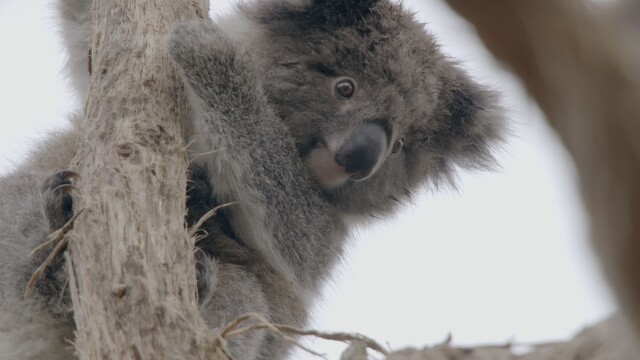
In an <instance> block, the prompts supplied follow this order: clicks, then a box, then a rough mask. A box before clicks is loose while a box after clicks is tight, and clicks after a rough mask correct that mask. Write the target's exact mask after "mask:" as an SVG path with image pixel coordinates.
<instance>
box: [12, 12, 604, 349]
mask: <svg viewBox="0 0 640 360" xmlns="http://www.w3.org/2000/svg"><path fill="white" fill-rule="evenodd" d="M213 3H214V5H215V4H216V2H213ZM223 3H225V4H226V3H227V2H226V1H219V2H218V4H221V5H224V4H223ZM405 3H406V5H407V6H408V7H410V8H412V9H415V10H416V11H419V13H418V16H419V17H420V18H422V19H423V20H424V21H425V22H426V23H427V24H428V29H429V30H430V31H432V32H433V33H435V34H436V35H437V38H438V39H439V40H440V42H441V43H442V45H443V47H444V50H445V51H446V52H447V53H449V54H451V55H452V56H454V57H456V58H458V59H460V60H462V61H463V63H464V64H465V66H466V68H467V69H468V70H469V71H470V72H471V73H472V74H473V76H474V77H475V78H476V79H478V80H480V81H482V82H484V83H488V84H491V85H492V86H493V87H495V88H496V89H498V90H499V91H501V92H502V93H503V94H504V100H503V102H504V106H505V107H506V108H507V109H508V111H509V118H510V119H511V120H512V121H513V124H514V127H515V129H516V136H515V137H514V138H513V139H512V141H511V142H510V144H509V145H508V146H507V147H506V149H505V151H504V154H503V155H502V157H501V159H502V161H501V164H502V170H501V171H500V172H497V173H465V174H461V176H460V181H459V189H458V190H457V191H454V190H445V191H443V192H439V193H428V192H425V193H423V194H421V195H420V196H419V197H417V199H416V201H415V204H414V205H412V206H409V207H407V208H406V209H404V210H403V211H402V212H401V213H399V214H398V215H397V216H396V217H395V218H394V219H391V220H388V221H384V222H380V223H378V224H374V225H372V226H371V227H368V228H366V229H360V230H359V231H357V233H355V234H354V236H353V237H354V246H353V247H352V249H351V251H350V256H349V260H348V261H347V262H346V263H345V265H344V266H342V267H341V268H340V269H339V270H338V271H337V272H336V277H335V281H333V282H331V283H330V284H328V285H327V289H326V292H325V293H326V295H325V297H324V299H322V300H321V301H319V302H318V306H317V307H316V310H315V317H314V323H313V324H312V325H313V326H314V327H317V328H319V329H324V330H342V331H359V332H362V333H366V334H367V335H369V336H371V337H373V338H374V339H377V340H379V341H380V342H383V343H388V344H389V345H390V346H391V347H393V348H399V347H403V346H407V345H413V346H418V347H420V346H423V345H427V344H434V343H435V342H438V341H442V340H443V339H445V338H446V336H447V334H449V333H451V334H452V335H453V339H454V342H456V343H458V344H478V343H486V342H490V343H503V342H506V341H508V340H515V341H516V342H520V341H521V342H532V341H547V340H557V339H563V338H567V337H569V336H571V335H573V334H574V333H575V332H577V331H579V330H580V329H581V327H583V326H585V325H588V324H591V323H593V322H595V321H598V320H600V319H601V318H603V317H605V316H606V315H607V314H609V313H610V312H612V311H613V304H612V301H611V299H610V297H609V295H608V291H607V290H606V288H605V286H604V285H603V282H602V279H601V277H600V275H599V270H598V269H597V267H596V265H595V261H594V260H593V257H592V254H591V251H590V249H589V246H588V242H587V240H586V238H587V229H586V215H585V214H584V212H583V210H582V208H581V204H580V199H579V194H578V192H577V190H576V176H575V171H574V169H573V165H572V164H571V162H570V159H569V158H568V155H567V153H566V152H565V151H564V150H563V149H562V147H561V146H560V144H559V143H558V140H557V139H556V137H555V135H554V134H553V133H552V132H551V131H550V130H549V129H548V128H547V126H546V125H545V124H544V122H543V119H542V117H541V114H540V111H539V109H538V108H537V107H536V106H535V104H533V103H531V101H530V100H529V99H528V98H527V97H526V96H525V95H524V94H523V91H522V89H521V87H520V86H519V84H518V81H517V80H515V79H514V78H513V77H512V76H510V75H509V74H507V73H505V72H504V71H502V70H500V69H499V67H498V66H497V64H496V63H495V62H494V61H493V60H492V59H491V58H490V57H489V56H488V54H487V53H486V51H485V50H484V49H483V48H482V47H481V45H480V44H479V42H478V40H477V39H476V38H475V37H474V35H473V31H472V29H470V28H469V27H468V26H467V25H466V24H465V23H464V22H463V21H462V20H460V19H458V18H457V17H455V15H453V14H452V13H451V12H450V10H449V9H448V8H446V6H444V5H443V4H442V3H441V2H440V1H436V0H431V1H427V0H422V1H418V0H414V1H411V0H407V1H405ZM224 6H227V5H224ZM50 9H51V5H50V3H48V2H46V1H43V0H38V1H28V2H27V1H19V0H0V44H1V45H2V50H3V51H2V56H1V57H0V64H1V65H2V66H0V99H2V102H1V105H2V106H0V174H1V173H6V172H8V171H10V169H11V167H12V166H13V165H14V164H19V163H20V160H21V159H22V158H23V157H24V154H25V151H26V149H27V148H28V147H29V146H31V145H32V144H34V143H35V142H37V141H38V138H39V137H42V136H45V135H46V133H47V132H48V131H50V130H52V129H55V128H64V127H65V126H66V125H65V114H66V113H68V112H69V111H70V110H71V109H73V108H74V107H75V106H78V105H77V104H78V101H77V100H76V99H74V96H73V94H72V93H71V90H70V89H69V88H68V87H67V86H66V83H65V79H64V76H62V73H61V69H62V64H63V61H64V56H65V54H64V53H63V50H62V48H61V47H60V44H59V41H58V39H57V37H56V28H55V20H54V14H53V13H52V12H51V11H50ZM310 345H311V346H312V347H313V348H315V349H318V350H319V351H320V352H326V353H328V354H329V357H330V358H331V359H337V358H338V357H339V356H338V355H337V354H338V353H339V351H340V350H341V349H343V347H344V346H343V345H336V344H332V343H328V342H324V341H314V342H311V343H310ZM295 358H296V359H301V358H307V357H306V355H304V356H303V355H298V356H296V357H295Z"/></svg>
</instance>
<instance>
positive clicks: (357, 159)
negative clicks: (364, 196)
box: [306, 124, 388, 189]
mask: <svg viewBox="0 0 640 360" xmlns="http://www.w3.org/2000/svg"><path fill="white" fill-rule="evenodd" d="M387 143H388V141H387V133H386V132H385V130H384V129H383V128H382V127H381V126H380V125H377V124H364V125H361V126H359V127H357V128H356V129H354V130H353V131H352V132H351V133H350V134H348V136H341V135H334V136H329V137H327V138H326V140H320V141H318V142H317V144H316V146H315V147H314V148H313V149H312V150H311V151H310V152H309V154H308V155H307V157H306V161H307V165H308V166H309V169H310V170H311V174H312V175H313V177H314V178H315V179H316V180H317V181H318V182H319V183H320V185H321V187H323V188H325V189H332V188H336V187H339V186H340V185H342V184H344V183H345V182H347V181H349V180H351V181H362V180H365V179H368V178H369V177H371V176H372V175H373V174H374V173H375V172H376V171H377V170H378V168H379V167H380V165H381V164H382V163H383V160H384V158H385V154H386V153H387Z"/></svg>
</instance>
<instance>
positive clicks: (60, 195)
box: [42, 170, 80, 232]
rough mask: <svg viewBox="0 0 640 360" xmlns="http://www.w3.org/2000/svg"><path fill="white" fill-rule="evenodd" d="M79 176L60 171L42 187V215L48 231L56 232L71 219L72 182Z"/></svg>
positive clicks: (72, 172)
mask: <svg viewBox="0 0 640 360" xmlns="http://www.w3.org/2000/svg"><path fill="white" fill-rule="evenodd" d="M79 177H80V175H79V174H78V173H76V172H74V171H70V170H62V171H59V172H57V173H56V174H54V175H53V176H50V177H49V178H47V179H46V180H45V182H44V184H43V186H42V193H43V198H44V213H45V217H46V219H47V221H48V223H49V230H50V231H51V232H53V231H56V230H58V229H60V228H61V227H63V226H64V225H65V224H66V223H67V222H68V221H69V220H71V218H72V217H73V198H72V197H71V190H73V189H75V186H74V185H73V180H75V179H77V178H79Z"/></svg>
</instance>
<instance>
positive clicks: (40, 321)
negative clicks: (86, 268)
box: [0, 169, 75, 360]
mask: <svg viewBox="0 0 640 360" xmlns="http://www.w3.org/2000/svg"><path fill="white" fill-rule="evenodd" d="M46 172H48V170H45V171H44V172H42V171H38V169H30V170H22V169H20V170H17V171H15V172H14V173H11V174H9V175H6V176H3V177H1V178H0V359H3V360H4V359H7V360H8V359H19V360H32V359H33V360H36V359H47V360H63V359H65V360H68V359H75V356H74V354H73V347H72V345H71V343H70V342H71V341H72V340H73V329H74V325H73V318H72V316H71V306H70V305H71V302H70V300H69V297H68V295H64V294H65V293H67V292H66V291H65V290H64V289H65V288H66V272H65V269H64V262H63V258H62V257H61V256H58V257H57V258H56V259H55V261H54V262H53V263H52V266H51V267H50V268H48V269H47V271H46V272H45V273H44V274H43V276H42V278H41V279H40V280H39V281H38V282H37V283H36V284H35V287H34V289H33V292H32V294H31V296H29V297H26V298H25V296H24V294H25V290H26V288H27V283H28V281H29V279H30V278H31V276H32V275H33V273H34V271H35V269H36V268H37V267H38V266H39V265H40V264H42V262H43V261H44V259H45V258H46V257H47V256H48V254H49V252H50V250H51V249H43V250H42V251H41V252H38V253H36V254H35V255H34V256H30V252H31V251H32V250H33V249H34V248H36V247H37V246H38V245H40V244H42V243H43V242H45V241H46V240H47V236H48V235H49V233H50V226H54V227H55V226H58V225H56V224H60V223H64V222H65V218H66V217H68V216H69V214H68V213H66V211H65V209H69V208H70V205H71V204H70V203H69V199H68V198H67V197H66V196H67V195H68V192H67V189H66V187H67V185H69V184H67V182H68V181H69V180H70V179H69V177H68V176H69V175H71V173H67V174H66V175H65V174H61V173H58V174H54V175H53V176H51V177H47V175H46ZM43 183H44V184H46V185H45V186H44V188H43V187H42V184H43ZM61 185H65V186H62V187H61ZM48 214H51V215H53V214H58V215H60V217H58V215H56V216H55V217H49V215H48Z"/></svg>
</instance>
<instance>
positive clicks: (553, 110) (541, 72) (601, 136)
mask: <svg viewBox="0 0 640 360" xmlns="http://www.w3.org/2000/svg"><path fill="white" fill-rule="evenodd" d="M448 3H449V4H450V5H451V6H452V7H453V8H454V9H455V10H456V11H458V12H459V13H460V14H461V15H462V16H464V17H465V18H466V19H467V20H469V21H470V22H471V23H472V24H473V25H475V26H476V28H477V30H478V34H479V35H480V37H481V38H482V40H483V41H484V42H485V44H486V45H487V47H488V48H489V50H491V51H492V52H493V54H494V55H495V56H496V57H497V58H498V59H500V60H502V61H504V62H505V63H506V64H507V65H508V66H509V67H510V68H511V69H512V70H513V71H514V72H515V73H516V75H518V76H519V77H520V78H521V79H522V80H523V82H524V85H525V87H526V88H527V90H528V91H529V93H530V94H531V95H532V96H533V97H534V98H535V99H536V100H537V102H538V104H540V106H541V108H542V110H543V111H544V112H545V114H546V115H547V119H548V121H549V123H550V124H551V126H552V127H553V128H554V129H555V130H556V131H557V132H558V134H559V135H560V138H561V139H562V141H563V142H564V144H565V146H566V147H567V149H568V150H569V152H570V153H571V155H572V156H573V159H574V160H575V164H576V167H577V170H578V173H579V175H580V182H581V183H580V185H581V188H582V194H583V198H584V200H585V204H586V206H587V209H588V211H589V214H590V215H591V235H592V238H593V241H594V245H595V248H596V250H597V252H598V254H599V255H600V258H601V259H602V261H603V264H604V269H605V271H606V273H607V275H608V277H609V279H610V281H611V283H612V284H613V285H614V288H615V290H616V291H617V293H618V295H619V296H618V297H619V299H620V300H621V302H622V304H623V307H624V308H625V309H626V313H627V314H628V315H629V316H630V318H631V320H632V321H633V322H634V323H635V325H636V327H637V328H638V329H640V276H639V275H640V141H638V139H640V122H639V121H638V114H640V73H639V72H638V71H637V64H638V58H637V54H638V53H637V48H638V43H637V37H633V35H631V34H629V33H625V31H624V30H625V28H624V26H622V25H621V24H620V22H621V19H620V18H615V17H611V16H606V13H600V14H598V15H599V16H596V14H595V13H594V12H592V11H591V10H590V9H589V7H588V6H587V4H585V3H586V2H585V1H579V0H536V1H502V0H484V1H465V0H448ZM635 21H637V19H635ZM636 36H637V35H636Z"/></svg>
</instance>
